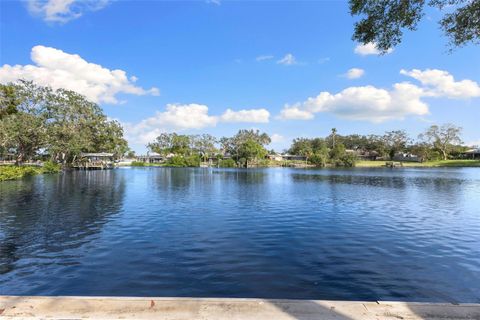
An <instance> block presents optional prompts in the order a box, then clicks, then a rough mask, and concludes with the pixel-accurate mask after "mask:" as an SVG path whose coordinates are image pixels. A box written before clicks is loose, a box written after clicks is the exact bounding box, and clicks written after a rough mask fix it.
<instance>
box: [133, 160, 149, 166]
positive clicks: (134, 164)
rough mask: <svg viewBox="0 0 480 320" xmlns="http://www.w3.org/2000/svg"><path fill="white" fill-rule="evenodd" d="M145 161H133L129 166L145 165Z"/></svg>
mask: <svg viewBox="0 0 480 320" xmlns="http://www.w3.org/2000/svg"><path fill="white" fill-rule="evenodd" d="M145 165H146V163H145V162H140V161H133V162H132V164H131V166H132V167H145Z"/></svg>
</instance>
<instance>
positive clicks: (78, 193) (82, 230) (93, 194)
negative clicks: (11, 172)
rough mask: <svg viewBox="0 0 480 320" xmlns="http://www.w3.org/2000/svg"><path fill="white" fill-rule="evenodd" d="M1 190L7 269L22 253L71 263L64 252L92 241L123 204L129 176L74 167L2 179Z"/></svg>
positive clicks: (1, 267)
mask: <svg viewBox="0 0 480 320" xmlns="http://www.w3.org/2000/svg"><path fill="white" fill-rule="evenodd" d="M0 192H1V195H2V197H1V198H0V231H1V233H0V234H1V238H0V240H1V245H0V253H1V254H0V274H2V273H8V272H9V271H12V270H13V269H14V267H15V262H17V261H18V260H19V259H28V260H31V263H37V262H41V263H42V264H43V263H47V264H48V263H60V264H68V263H69V259H68V258H69V257H68V255H63V254H62V252H64V251H66V250H68V249H75V248H78V247H80V246H82V245H83V244H85V243H86V242H88V241H90V239H89V237H91V236H92V235H94V234H96V233H98V232H100V231H101V228H102V226H103V225H104V224H105V223H106V222H107V221H108V219H109V216H111V215H113V214H115V213H117V212H118V211H119V210H120V209H121V207H122V202H123V197H124V194H125V181H124V178H123V177H121V176H120V177H119V176H117V175H115V174H113V173H112V172H111V171H102V172H89V171H87V172H72V173H67V174H63V175H54V176H42V177H34V178H30V179H25V180H22V181H12V182H5V183H0ZM50 257H55V260H54V261H53V260H51V259H49V258H50Z"/></svg>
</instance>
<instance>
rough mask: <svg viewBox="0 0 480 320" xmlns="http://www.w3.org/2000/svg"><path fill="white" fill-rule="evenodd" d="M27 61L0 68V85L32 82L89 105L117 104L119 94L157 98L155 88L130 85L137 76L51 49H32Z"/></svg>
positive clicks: (41, 47)
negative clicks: (71, 93)
mask: <svg viewBox="0 0 480 320" xmlns="http://www.w3.org/2000/svg"><path fill="white" fill-rule="evenodd" d="M31 59H32V61H33V62H34V64H35V65H15V66H11V65H8V64H5V65H3V66H2V67H0V83H7V82H14V81H17V80H18V79H25V80H31V81H34V82H36V83H38V84H40V85H43V86H51V87H52V88H54V89H58V88H64V89H68V90H73V91H76V92H78V93H80V94H83V95H84V96H86V97H87V98H88V99H89V100H91V101H93V102H105V103H113V104H115V103H118V102H119V101H118V100H117V97H116V95H117V94H119V93H125V94H134V95H146V94H151V95H159V90H158V89H157V88H151V89H143V88H142V87H139V86H136V85H135V84H134V83H135V82H136V81H137V80H138V78H137V77H135V76H132V77H130V78H128V77H127V74H126V72H125V71H123V70H118V69H116V70H110V69H107V68H105V67H102V66H101V65H98V64H95V63H90V62H87V61H85V60H84V59H83V58H82V57H80V56H79V55H77V54H69V53H66V52H63V51H62V50H58V49H55V48H50V47H44V46H35V47H33V48H32V52H31Z"/></svg>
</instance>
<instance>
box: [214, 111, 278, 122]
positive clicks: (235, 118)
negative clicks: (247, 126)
mask: <svg viewBox="0 0 480 320" xmlns="http://www.w3.org/2000/svg"><path fill="white" fill-rule="evenodd" d="M269 118H270V112H268V110H267V109H250V110H239V111H233V110H232V109H227V110H226V111H225V112H224V113H223V114H222V115H221V116H220V121H222V122H251V123H268V120H269Z"/></svg>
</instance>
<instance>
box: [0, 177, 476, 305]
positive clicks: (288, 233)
mask: <svg viewBox="0 0 480 320" xmlns="http://www.w3.org/2000/svg"><path fill="white" fill-rule="evenodd" d="M0 294H27V295H115V296H122V295H130V296H132V295H135V296H194V297H263V298H308V299H342V300H410V301H412V300H415V301H449V302H480V170H479V169H429V170H425V169H423V170H422V169H398V170H397V169H395V170H387V169H385V170H383V169H375V170H363V169H355V170H295V169H283V168H279V169H264V170H248V171H246V170H229V169H225V170H223V169H168V168H137V169H133V168H124V169H116V170H110V171H91V172H70V173H65V174H62V175H50V176H49V175H45V176H37V177H34V178H30V179H26V180H22V181H10V182H2V183H0Z"/></svg>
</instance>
